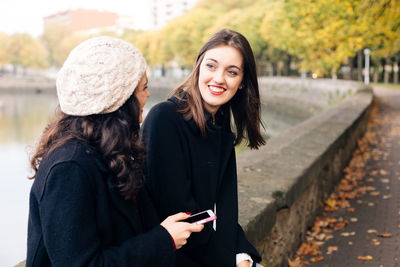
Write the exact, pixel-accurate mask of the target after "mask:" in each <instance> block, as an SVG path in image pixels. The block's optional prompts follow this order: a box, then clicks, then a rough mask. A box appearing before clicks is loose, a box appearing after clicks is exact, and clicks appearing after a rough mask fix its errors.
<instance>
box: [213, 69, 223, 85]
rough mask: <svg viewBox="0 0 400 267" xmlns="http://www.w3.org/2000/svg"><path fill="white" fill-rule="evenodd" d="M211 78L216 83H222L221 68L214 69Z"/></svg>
mask: <svg viewBox="0 0 400 267" xmlns="http://www.w3.org/2000/svg"><path fill="white" fill-rule="evenodd" d="M213 80H214V82H215V83H216V84H223V83H224V71H223V70H218V71H215V72H214V77H213Z"/></svg>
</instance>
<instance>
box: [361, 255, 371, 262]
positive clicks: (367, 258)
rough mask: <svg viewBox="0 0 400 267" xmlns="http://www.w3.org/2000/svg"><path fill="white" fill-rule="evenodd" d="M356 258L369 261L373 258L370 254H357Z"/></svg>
mask: <svg viewBox="0 0 400 267" xmlns="http://www.w3.org/2000/svg"><path fill="white" fill-rule="evenodd" d="M357 259H359V260H364V261H371V260H373V257H372V256H371V255H367V256H358V257H357Z"/></svg>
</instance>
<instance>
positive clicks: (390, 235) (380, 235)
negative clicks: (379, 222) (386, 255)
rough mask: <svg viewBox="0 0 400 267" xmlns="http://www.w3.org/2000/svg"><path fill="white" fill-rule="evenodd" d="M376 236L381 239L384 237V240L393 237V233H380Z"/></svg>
mask: <svg viewBox="0 0 400 267" xmlns="http://www.w3.org/2000/svg"><path fill="white" fill-rule="evenodd" d="M376 235H377V236H379V237H384V238H387V237H392V234H391V233H380V234H376Z"/></svg>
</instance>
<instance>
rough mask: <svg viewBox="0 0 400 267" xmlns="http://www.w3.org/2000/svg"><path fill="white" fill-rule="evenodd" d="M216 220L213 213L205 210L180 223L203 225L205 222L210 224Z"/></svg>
mask: <svg viewBox="0 0 400 267" xmlns="http://www.w3.org/2000/svg"><path fill="white" fill-rule="evenodd" d="M216 219H217V216H216V215H215V214H214V212H213V211H212V210H206V211H202V212H199V213H196V214H193V215H192V216H190V217H189V218H187V219H185V220H182V222H187V223H196V224H205V223H207V222H211V221H214V220H216Z"/></svg>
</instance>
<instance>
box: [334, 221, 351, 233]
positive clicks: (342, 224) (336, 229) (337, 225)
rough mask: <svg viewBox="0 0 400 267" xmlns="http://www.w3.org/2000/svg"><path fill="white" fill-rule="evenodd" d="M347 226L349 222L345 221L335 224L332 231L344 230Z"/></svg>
mask: <svg viewBox="0 0 400 267" xmlns="http://www.w3.org/2000/svg"><path fill="white" fill-rule="evenodd" d="M348 224H349V222H348V221H347V220H346V221H344V222H339V223H337V224H336V225H335V227H334V228H333V230H335V231H339V230H341V229H343V228H345V227H346V226H347V225H348Z"/></svg>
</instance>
